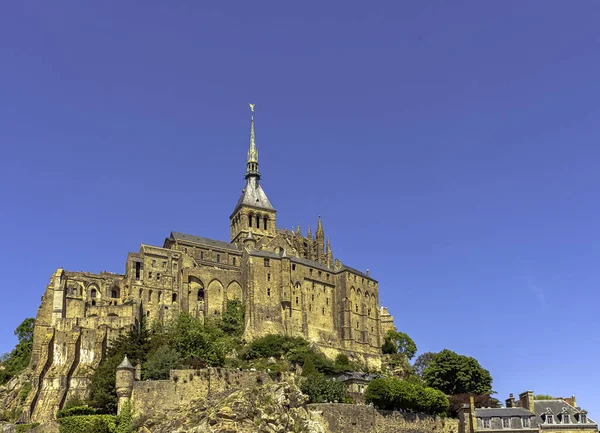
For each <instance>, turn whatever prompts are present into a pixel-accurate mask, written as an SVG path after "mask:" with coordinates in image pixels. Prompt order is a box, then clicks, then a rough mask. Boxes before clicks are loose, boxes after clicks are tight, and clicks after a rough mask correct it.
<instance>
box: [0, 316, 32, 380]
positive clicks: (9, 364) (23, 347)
mask: <svg viewBox="0 0 600 433" xmlns="http://www.w3.org/2000/svg"><path fill="white" fill-rule="evenodd" d="M34 325H35V319H32V318H27V319H25V320H23V322H21V324H20V325H19V326H17V329H15V335H16V336H17V340H18V343H17V345H16V346H15V348H14V349H13V350H12V351H11V352H10V353H9V354H5V355H3V356H2V358H1V359H0V366H2V367H3V368H1V369H0V385H2V384H4V383H6V382H8V381H9V380H10V379H12V378H13V377H15V376H17V375H18V374H19V373H21V372H22V371H23V370H25V368H26V367H27V366H28V365H29V361H30V359H31V350H32V349H33V329H34Z"/></svg>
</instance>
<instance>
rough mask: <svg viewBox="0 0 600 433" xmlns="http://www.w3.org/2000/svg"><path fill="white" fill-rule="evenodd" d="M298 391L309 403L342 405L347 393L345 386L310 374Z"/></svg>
mask: <svg viewBox="0 0 600 433" xmlns="http://www.w3.org/2000/svg"><path fill="white" fill-rule="evenodd" d="M300 389H301V390H302V392H303V393H304V394H306V395H307V396H308V397H309V399H310V402H311V403H334V402H339V403H342V402H343V401H344V400H345V399H346V396H347V393H348V391H347V389H346V385H344V384H343V383H341V382H338V381H337V380H335V379H330V378H328V377H327V376H325V375H323V374H320V373H317V374H311V375H310V376H308V377H307V378H306V379H304V381H303V382H302V385H301V386H300Z"/></svg>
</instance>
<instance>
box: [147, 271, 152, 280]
mask: <svg viewBox="0 0 600 433" xmlns="http://www.w3.org/2000/svg"><path fill="white" fill-rule="evenodd" d="M148 279H150V280H151V279H152V271H148Z"/></svg>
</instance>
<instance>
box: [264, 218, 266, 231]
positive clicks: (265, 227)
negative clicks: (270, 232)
mask: <svg viewBox="0 0 600 433" xmlns="http://www.w3.org/2000/svg"><path fill="white" fill-rule="evenodd" d="M264 228H265V230H266V229H267V217H265V219H264Z"/></svg>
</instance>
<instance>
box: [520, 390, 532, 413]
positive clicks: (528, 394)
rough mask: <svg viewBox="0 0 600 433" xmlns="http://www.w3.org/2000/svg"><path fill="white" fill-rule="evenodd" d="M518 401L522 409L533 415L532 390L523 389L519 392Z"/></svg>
mask: <svg viewBox="0 0 600 433" xmlns="http://www.w3.org/2000/svg"><path fill="white" fill-rule="evenodd" d="M519 403H520V406H521V407H522V408H523V409H527V410H528V411H529V412H531V413H532V414H534V415H535V407H534V405H535V401H534V399H533V391H525V392H522V393H521V394H519Z"/></svg>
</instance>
